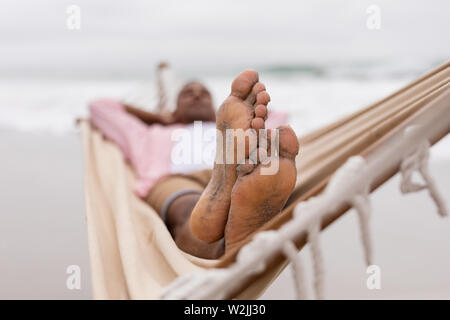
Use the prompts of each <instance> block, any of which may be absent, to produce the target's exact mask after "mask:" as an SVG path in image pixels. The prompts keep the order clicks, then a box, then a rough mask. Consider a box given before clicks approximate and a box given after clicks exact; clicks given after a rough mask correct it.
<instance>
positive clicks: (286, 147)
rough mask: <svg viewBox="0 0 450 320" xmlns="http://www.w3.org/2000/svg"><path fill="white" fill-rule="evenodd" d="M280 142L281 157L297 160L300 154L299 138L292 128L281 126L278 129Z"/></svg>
mask: <svg viewBox="0 0 450 320" xmlns="http://www.w3.org/2000/svg"><path fill="white" fill-rule="evenodd" d="M277 129H278V132H279V139H280V140H279V141H280V155H281V156H282V157H286V158H295V156H296V155H297V154H298V150H299V144H298V138H297V135H296V134H295V132H294V130H292V128H291V127H290V126H280V127H278V128H277Z"/></svg>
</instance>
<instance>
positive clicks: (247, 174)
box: [225, 126, 299, 251]
mask: <svg viewBox="0 0 450 320" xmlns="http://www.w3.org/2000/svg"><path fill="white" fill-rule="evenodd" d="M278 130H279V131H278V132H279V157H278V159H276V158H275V159H272V160H270V161H278V171H277V172H276V174H272V175H267V174H266V175H265V174H261V170H264V168H268V167H270V166H271V165H273V163H266V164H263V163H261V162H260V161H259V163H257V164H256V165H252V164H245V165H241V166H239V167H238V172H239V176H238V178H237V181H236V183H235V185H234V187H233V190H232V194H231V206H230V212H229V215H228V222H227V225H226V228H225V250H226V251H229V250H230V249H233V247H235V246H236V245H239V243H240V242H241V241H242V240H244V239H245V238H246V237H247V236H248V235H249V234H251V233H252V232H253V231H255V230H256V229H258V228H259V227H261V226H262V225H263V224H264V223H265V222H267V221H269V220H270V219H272V218H273V217H274V216H275V215H276V214H278V213H279V212H280V211H281V210H282V209H283V207H284V205H285V203H286V201H287V199H288V197H289V195H290V194H291V192H292V190H293V188H294V186H295V182H296V179H297V169H296V167H295V156H296V155H297V153H298V149H299V145H298V140H297V137H296V135H295V133H294V131H293V130H292V129H291V127H289V126H282V127H279V128H278Z"/></svg>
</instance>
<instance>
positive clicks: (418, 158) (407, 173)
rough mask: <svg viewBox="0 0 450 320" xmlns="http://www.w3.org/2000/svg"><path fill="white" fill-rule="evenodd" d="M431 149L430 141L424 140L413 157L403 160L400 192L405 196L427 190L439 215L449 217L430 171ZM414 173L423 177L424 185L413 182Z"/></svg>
mask: <svg viewBox="0 0 450 320" xmlns="http://www.w3.org/2000/svg"><path fill="white" fill-rule="evenodd" d="M412 129H414V128H412ZM429 149H430V143H429V142H428V140H424V141H422V142H421V143H419V147H418V148H417V150H416V151H415V152H414V153H413V154H412V155H410V156H409V157H406V158H405V159H404V160H403V162H402V164H401V166H400V172H401V175H402V180H401V183H400V190H401V192H402V193H404V194H405V193H411V192H417V191H421V190H424V189H427V190H428V193H429V194H430V196H431V198H432V199H433V201H434V203H435V204H436V207H437V211H438V214H439V215H440V216H441V217H446V216H448V210H447V207H446V205H445V202H444V199H443V197H442V195H441V194H440V193H439V191H438V189H437V186H436V182H435V181H434V179H433V177H432V176H431V175H430V173H429V170H428V159H429V157H430V151H429ZM414 172H418V173H419V174H420V175H421V177H422V179H423V180H424V183H423V184H420V183H416V182H414V181H413V180H412V176H413V173H414Z"/></svg>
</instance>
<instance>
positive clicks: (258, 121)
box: [251, 118, 264, 130]
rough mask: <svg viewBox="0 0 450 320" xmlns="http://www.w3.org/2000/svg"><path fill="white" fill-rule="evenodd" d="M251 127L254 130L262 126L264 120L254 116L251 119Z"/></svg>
mask: <svg viewBox="0 0 450 320" xmlns="http://www.w3.org/2000/svg"><path fill="white" fill-rule="evenodd" d="M251 125H252V128H253V129H255V130H258V129H263V128H264V120H263V119H262V118H255V119H253V120H252V124H251Z"/></svg>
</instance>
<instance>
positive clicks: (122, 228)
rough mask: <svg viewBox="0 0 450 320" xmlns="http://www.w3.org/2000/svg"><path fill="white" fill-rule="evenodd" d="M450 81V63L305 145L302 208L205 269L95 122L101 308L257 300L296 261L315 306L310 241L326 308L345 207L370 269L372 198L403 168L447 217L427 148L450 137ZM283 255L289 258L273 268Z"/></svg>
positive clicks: (92, 169) (87, 138)
mask: <svg viewBox="0 0 450 320" xmlns="http://www.w3.org/2000/svg"><path fill="white" fill-rule="evenodd" d="M449 74H450V64H449V63H447V64H445V65H443V66H441V67H440V68H438V69H436V70H434V71H432V72H430V73H429V74H427V75H425V76H423V77H421V78H420V79H418V80H417V81H415V82H414V83H412V84H411V85H409V86H407V87H405V88H404V89H402V90H399V91H398V92H397V93H394V94H393V95H391V96H389V97H387V98H386V99H384V100H381V101H380V102H378V103H376V104H374V105H372V106H369V107H368V108H365V109H364V110H361V111H360V112H357V113H355V114H353V115H350V116H348V117H346V118H344V119H341V120H339V121H337V122H336V123H333V124H331V125H329V126H327V127H325V128H323V129H320V130H317V131H316V132H313V133H311V134H310V135H308V136H306V137H303V138H302V139H301V140H300V145H301V148H302V150H301V158H299V159H298V162H297V168H298V172H299V174H300V179H298V185H297V187H296V190H295V191H294V193H293V202H292V203H288V208H287V209H286V210H284V211H283V212H282V213H280V214H279V215H278V216H277V217H276V218H274V219H273V221H269V222H268V224H267V225H265V226H264V227H263V228H262V231H267V232H260V233H257V234H256V236H255V237H254V238H253V241H252V242H250V243H249V244H248V245H246V246H243V247H242V248H241V249H240V250H239V251H238V252H236V253H230V255H226V256H225V257H223V258H221V259H219V260H205V259H199V258H196V257H193V256H190V255H187V254H185V253H184V252H182V251H181V250H179V249H178V248H177V246H176V244H175V243H174V241H173V239H172V237H171V235H170V233H169V232H168V230H167V228H166V227H165V225H164V223H163V222H162V220H161V219H160V218H159V216H158V214H157V213H156V212H155V211H154V210H153V209H152V208H150V207H149V206H148V205H147V204H146V203H144V202H143V201H141V200H140V199H139V198H138V197H137V196H136V195H135V194H134V193H133V191H132V187H131V186H132V185H133V182H134V176H133V173H132V171H131V169H130V167H129V166H128V165H127V164H126V162H125V161H124V160H123V157H122V155H121V153H120V151H119V149H118V148H117V147H116V146H115V145H113V144H112V143H111V142H109V141H107V140H105V139H104V138H103V137H102V136H101V135H100V134H99V133H98V132H97V131H96V130H93V129H92V128H91V126H90V124H89V122H88V121H81V123H80V128H81V131H82V135H83V151H84V163H85V200H86V212H87V225H88V242H89V253H90V261H91V273H92V283H93V296H94V298H96V299H158V298H165V299H177V298H183V299H223V298H235V299H255V298H257V297H259V296H260V295H261V294H262V293H263V292H264V290H265V289H266V288H267V286H268V285H270V283H271V282H272V281H273V279H275V278H276V277H277V276H278V274H279V273H280V272H281V271H282V270H283V268H284V267H285V266H286V264H287V262H288V261H291V262H292V264H293V266H294V269H293V270H294V271H295V272H294V274H295V283H296V288H297V289H296V290H297V297H298V298H308V297H309V295H308V294H307V293H306V291H305V290H304V285H305V279H304V278H303V274H302V270H303V268H302V264H301V261H300V260H299V258H298V256H297V255H296V254H295V251H296V250H297V249H299V248H300V247H301V246H302V245H303V244H304V243H302V240H301V238H305V239H306V238H307V237H308V238H309V239H310V240H311V241H312V245H311V249H312V250H313V256H314V257H315V260H314V261H315V262H314V273H315V281H314V288H315V297H316V298H324V296H325V293H324V292H323V274H324V266H323V263H322V259H321V256H322V255H321V251H320V246H319V240H320V239H319V238H320V237H319V234H320V232H319V231H320V229H321V228H323V227H324V223H327V221H332V220H334V219H335V218H337V217H338V216H339V215H340V214H342V213H343V212H342V211H343V208H342V206H343V205H344V204H345V205H347V206H348V205H351V206H354V207H355V208H356V209H357V212H358V215H359V217H360V225H361V230H362V235H363V246H364V247H365V251H366V261H367V263H371V261H372V250H371V246H370V236H369V234H368V233H369V232H368V231H369V227H368V226H369V223H368V221H369V217H370V206H369V200H368V194H369V191H373V189H374V187H376V186H378V185H380V184H382V183H383V182H384V181H385V180H386V179H388V178H389V177H390V176H391V175H392V174H394V173H395V172H397V171H398V170H400V166H401V163H404V165H403V166H402V168H403V169H402V172H403V176H404V179H403V180H404V183H403V184H402V185H405V187H402V188H403V189H404V190H405V191H410V190H412V189H414V190H415V189H423V188H425V186H426V188H427V189H428V191H429V192H430V194H431V195H432V196H433V198H434V199H435V201H436V203H437V205H438V208H439V210H440V212H441V215H444V214H445V213H446V209H445V205H444V204H443V201H442V197H440V196H439V193H438V192H437V190H436V186H435V184H434V183H433V181H432V179H431V177H430V176H429V174H428V172H427V170H426V161H425V160H426V149H427V148H425V144H423V146H422V144H417V141H421V143H422V142H423V143H426V142H427V141H428V142H429V144H433V143H435V142H436V141H438V140H439V139H440V138H442V137H443V136H444V135H445V134H447V133H448V131H449V129H450V124H449V122H448V121H450V116H449V115H450V110H449V108H450V97H449V94H450V92H449V91H450V90H449V86H450V85H449ZM430 123H431V125H430ZM400 124H401V125H400ZM407 127H411V128H414V129H411V130H406V128H407ZM394 129H395V130H394ZM405 132H407V133H406V134H405ZM404 135H406V136H404ZM380 137H381V138H380ZM405 141H408V142H409V143H406V142H405ZM397 144H398V145H397ZM419 146H422V147H421V148H424V149H423V150H422V149H420V148H418V147H419ZM358 155H360V156H358ZM412 155H414V156H413V157H412V158H410V156H412ZM352 156H354V157H352ZM418 159H419V160H420V161H419V160H418ZM347 160H348V161H347ZM346 161H347V163H346ZM344 163H346V164H345V165H344V166H342V164H344ZM341 166H342V167H341ZM339 167H341V169H339V170H337V169H338V168H339ZM336 170H337V171H336ZM412 170H418V171H419V172H420V173H421V174H422V176H423V178H424V181H425V184H424V185H421V186H419V187H418V186H417V185H415V184H411V181H412V180H411V179H410V178H411V176H412V174H411V172H412ZM333 173H335V174H334V175H333V178H332V180H330V181H329V182H328V185H327V181H328V179H329V176H331V175H332V174H333ZM325 185H327V187H326V189H325V190H324V191H323V192H322V193H321V194H319V192H320V190H321V188H322V186H325ZM336 186H338V187H336ZM304 200H306V201H304ZM299 201H302V202H300V203H298V202H299ZM294 207H295V210H293V208H294ZM293 211H294V212H293ZM338 211H339V212H338ZM289 212H291V213H292V212H293V215H292V217H289V215H288V214H289ZM274 230H277V231H274ZM299 239H300V240H299ZM249 240H250V239H249ZM276 255H281V256H285V258H284V259H281V260H280V261H278V262H276V263H273V264H270V263H268V262H269V260H270V259H271V257H272V256H276ZM286 258H287V259H286Z"/></svg>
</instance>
